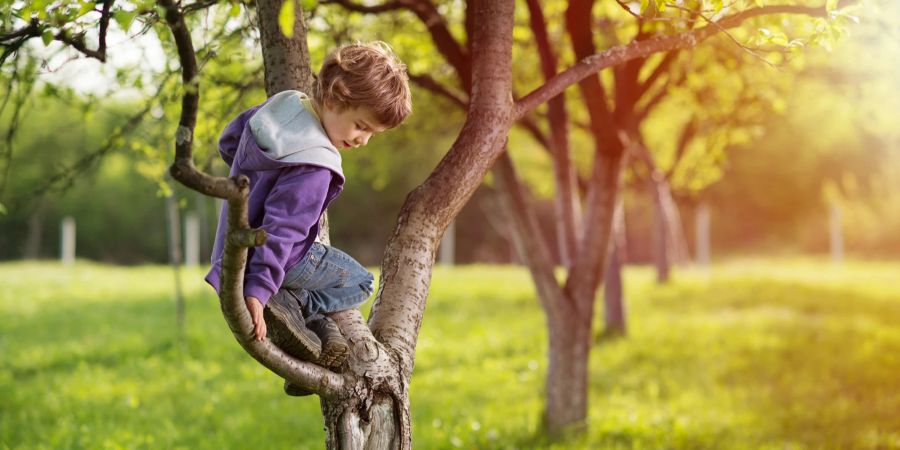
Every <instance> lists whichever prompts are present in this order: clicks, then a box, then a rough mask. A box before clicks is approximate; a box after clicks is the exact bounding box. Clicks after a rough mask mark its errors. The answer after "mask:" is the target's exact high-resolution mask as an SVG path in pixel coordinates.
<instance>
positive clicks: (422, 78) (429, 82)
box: [408, 73, 469, 110]
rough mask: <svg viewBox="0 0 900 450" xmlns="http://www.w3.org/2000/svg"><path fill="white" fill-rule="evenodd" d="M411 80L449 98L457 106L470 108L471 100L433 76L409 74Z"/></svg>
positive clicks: (464, 108)
mask: <svg viewBox="0 0 900 450" xmlns="http://www.w3.org/2000/svg"><path fill="white" fill-rule="evenodd" d="M408 76H409V80H410V81H412V82H413V83H415V84H416V85H418V86H419V87H422V88H424V89H426V90H428V91H431V92H433V93H435V94H437V95H440V96H441V97H444V98H446V99H449V100H450V101H451V102H453V103H454V104H455V105H456V106H459V107H460V108H462V109H463V110H466V109H469V102H468V101H467V100H465V99H464V98H462V97H461V96H459V95H457V94H455V93H453V92H450V89H448V88H447V87H445V86H444V85H442V84H441V83H439V82H438V81H437V80H435V79H434V78H431V76H429V75H416V74H412V73H410V74H408Z"/></svg>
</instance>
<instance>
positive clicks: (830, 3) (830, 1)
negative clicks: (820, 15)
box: [825, 0, 838, 12]
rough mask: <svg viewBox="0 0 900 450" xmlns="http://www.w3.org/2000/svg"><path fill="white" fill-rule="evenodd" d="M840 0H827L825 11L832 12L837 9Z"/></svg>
mask: <svg viewBox="0 0 900 450" xmlns="http://www.w3.org/2000/svg"><path fill="white" fill-rule="evenodd" d="M837 3H838V0H827V1H826V2H825V11H827V12H832V11H834V10H835V9H837Z"/></svg>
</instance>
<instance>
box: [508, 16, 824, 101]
mask: <svg viewBox="0 0 900 450" xmlns="http://www.w3.org/2000/svg"><path fill="white" fill-rule="evenodd" d="M769 14H805V15H808V16H817V17H821V16H825V15H826V14H827V11H826V10H825V7H824V6H822V7H807V6H794V5H772V6H764V7H760V8H752V9H749V10H746V11H742V12H739V13H736V14H733V15H731V16H727V17H724V18H722V19H721V20H719V21H718V22H715V23H714V25H707V26H705V27H703V28H698V29H696V30H692V31H688V32H685V33H679V34H676V35H671V36H665V37H655V38H651V39H647V40H642V41H633V42H630V43H628V44H626V45H622V46H616V47H613V48H611V49H609V50H606V51H603V52H600V53H597V54H594V55H591V56H588V57H587V58H584V59H582V60H581V61H579V62H578V63H577V64H575V65H574V66H572V67H570V68H569V69H567V70H565V71H564V72H562V73H560V74H558V75H556V76H555V77H553V78H552V79H551V80H549V81H547V83H545V84H544V85H543V86H541V87H539V88H537V89H535V90H534V91H532V92H531V93H529V94H528V95H526V96H525V97H523V98H522V99H521V100H519V101H518V102H517V104H516V117H517V118H518V117H521V116H522V115H523V114H525V113H526V112H528V111H530V110H532V109H534V108H535V107H537V105H540V104H541V103H544V102H546V101H547V100H549V99H551V98H553V97H555V96H556V95H559V93H560V92H562V91H563V90H565V88H566V87H568V86H570V85H572V84H574V83H577V82H579V81H581V80H583V79H585V78H587V77H589V76H591V75H593V74H594V73H596V72H598V71H600V70H603V69H605V68H607V67H612V66H616V65H619V64H622V63H624V62H627V61H631V60H633V59H636V58H643V57H646V56H649V55H652V54H654V53H658V52H663V51H672V50H676V49H685V48H691V47H695V46H696V45H698V44H699V43H701V42H703V41H704V40H706V39H708V38H709V37H711V36H713V35H715V34H716V33H718V32H719V31H720V30H722V29H727V28H734V27H736V26H738V25H740V24H741V23H743V22H744V21H746V20H747V19H750V18H753V17H757V16H762V15H769Z"/></svg>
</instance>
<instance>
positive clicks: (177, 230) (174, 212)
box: [166, 193, 184, 332]
mask: <svg viewBox="0 0 900 450" xmlns="http://www.w3.org/2000/svg"><path fill="white" fill-rule="evenodd" d="M166 219H167V226H166V229H167V230H168V233H167V234H168V236H169V264H171V265H172V272H173V275H174V276H175V323H176V325H177V328H178V331H179V332H181V331H182V330H184V293H183V292H182V289H181V226H180V225H181V224H180V222H181V218H180V214H179V213H178V200H177V198H176V197H175V194H174V193H172V195H170V196H168V197H166Z"/></svg>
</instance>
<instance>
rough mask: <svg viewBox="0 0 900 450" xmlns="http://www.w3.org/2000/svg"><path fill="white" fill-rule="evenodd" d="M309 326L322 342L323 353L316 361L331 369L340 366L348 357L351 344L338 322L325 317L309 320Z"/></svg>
mask: <svg viewBox="0 0 900 450" xmlns="http://www.w3.org/2000/svg"><path fill="white" fill-rule="evenodd" d="M307 326H308V327H309V329H310V330H312V331H313V332H314V333H316V336H318V337H319V340H320V341H321V342H322V353H321V355H319V359H318V360H317V361H316V363H318V364H319V365H320V366H324V367H327V368H329V369H335V368H337V367H340V365H341V364H342V363H343V362H344V360H346V359H347V353H349V352H350V345H349V344H348V343H347V339H346V338H344V335H343V334H342V333H341V329H340V328H339V327H338V325H337V323H335V322H334V320H331V318H329V317H323V318H321V319H316V320H313V321H311V322H309V324H307Z"/></svg>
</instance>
